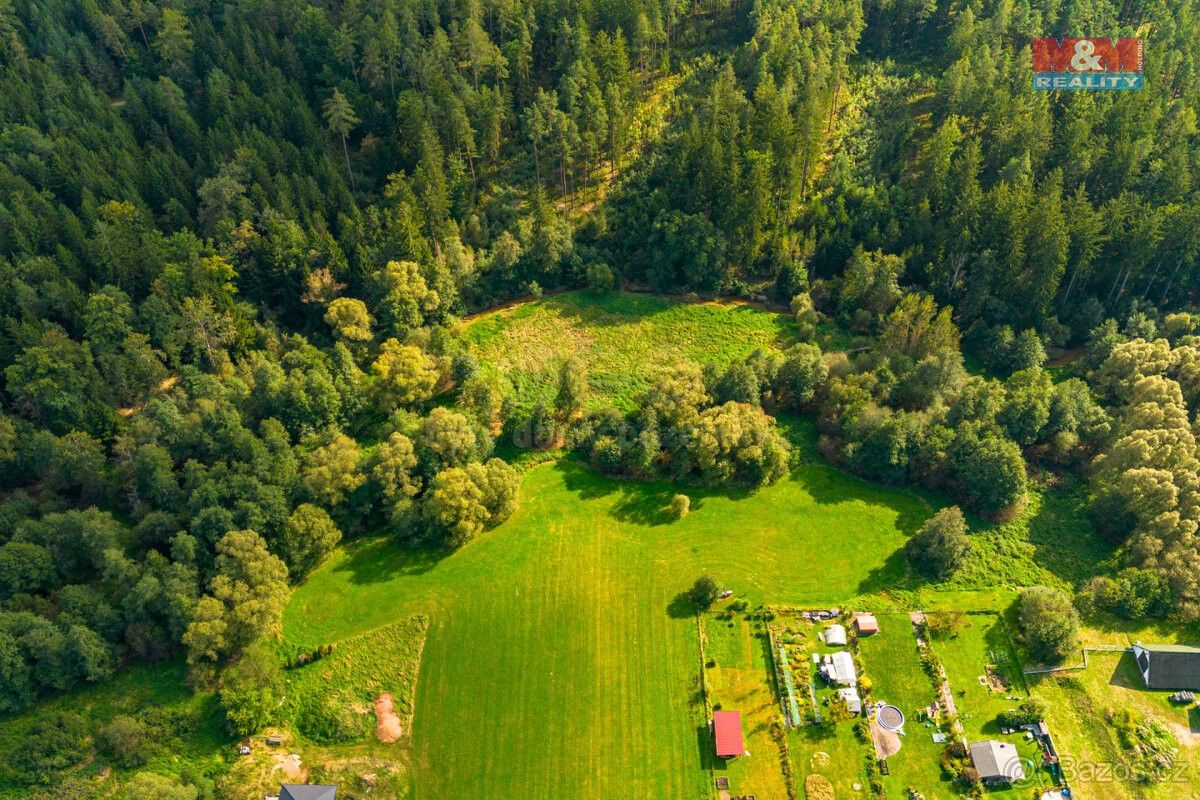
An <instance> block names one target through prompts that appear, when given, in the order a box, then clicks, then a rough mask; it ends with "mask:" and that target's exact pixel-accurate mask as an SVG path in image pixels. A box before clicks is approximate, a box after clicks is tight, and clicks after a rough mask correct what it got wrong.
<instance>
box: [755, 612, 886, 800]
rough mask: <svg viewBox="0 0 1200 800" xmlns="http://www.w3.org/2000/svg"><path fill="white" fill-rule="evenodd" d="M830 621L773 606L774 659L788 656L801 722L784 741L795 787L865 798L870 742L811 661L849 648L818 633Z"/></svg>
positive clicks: (815, 794)
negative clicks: (856, 728) (822, 637)
mask: <svg viewBox="0 0 1200 800" xmlns="http://www.w3.org/2000/svg"><path fill="white" fill-rule="evenodd" d="M830 622H832V620H827V621H820V622H816V623H814V622H813V621H811V620H808V619H805V618H804V617H803V616H801V614H800V613H797V612H793V611H790V610H777V611H776V618H775V620H774V621H773V623H772V629H773V632H774V640H775V646H776V649H777V651H781V653H782V655H780V654H778V653H777V656H778V659H779V660H778V661H777V663H778V664H779V665H780V667H781V668H782V663H783V659H785V658H786V662H787V664H788V668H789V670H790V671H791V674H792V678H793V681H794V684H795V698H796V702H797V706H798V708H799V711H800V719H801V724H800V725H799V726H798V727H794V728H791V729H789V731H788V745H789V750H790V751H791V759H792V770H793V773H794V774H795V776H796V782H797V785H798V786H800V787H802V790H803V791H804V792H805V793H806V796H810V797H822V796H829V795H828V794H825V795H822V793H821V792H822V790H823V789H824V790H825V791H826V792H828V791H832V792H833V795H832V796H835V797H855V796H866V795H865V794H863V793H864V792H865V790H866V786H867V776H866V771H865V766H866V759H867V757H868V754H869V752H870V746H869V745H868V744H867V742H866V741H865V740H864V739H863V738H861V736H860V734H859V733H856V731H855V725H854V719H855V718H854V717H853V716H852V715H851V714H850V713H849V712H848V711H846V710H845V708H844V706H843V705H842V704H841V703H840V701H839V700H838V698H837V692H836V690H835V689H834V688H833V687H831V686H829V685H828V684H827V683H826V682H825V681H824V680H823V679H821V678H820V677H819V675H818V669H819V667H818V665H817V664H815V663H814V662H813V660H812V658H813V656H814V655H816V656H817V658H818V659H820V658H823V657H824V656H825V655H826V654H829V653H833V652H836V651H839V650H846V651H848V648H846V647H841V646H829V645H826V644H825V642H823V641H822V639H821V637H820V635H819V634H820V633H821V632H822V630H823V629H824V628H825V627H827V626H828V624H829V623H830Z"/></svg>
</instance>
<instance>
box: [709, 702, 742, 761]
mask: <svg viewBox="0 0 1200 800" xmlns="http://www.w3.org/2000/svg"><path fill="white" fill-rule="evenodd" d="M713 731H714V732H715V733H716V735H717V756H719V757H720V758H731V757H733V756H740V755H741V754H742V753H743V752H745V750H746V748H745V746H744V745H743V744H742V715H741V714H740V713H739V712H737V711H714V712H713Z"/></svg>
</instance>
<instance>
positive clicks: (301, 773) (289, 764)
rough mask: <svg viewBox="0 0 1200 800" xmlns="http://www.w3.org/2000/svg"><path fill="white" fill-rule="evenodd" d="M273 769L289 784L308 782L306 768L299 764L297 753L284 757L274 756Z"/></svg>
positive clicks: (280, 754) (280, 755)
mask: <svg viewBox="0 0 1200 800" xmlns="http://www.w3.org/2000/svg"><path fill="white" fill-rule="evenodd" d="M275 768H276V769H278V770H279V771H280V772H282V773H283V777H285V778H287V780H288V782H289V783H305V782H306V781H307V780H308V768H307V767H305V766H304V765H303V764H302V763H301V762H300V755H299V754H298V753H292V754H291V755H286V756H285V755H284V754H283V753H279V754H278V755H276V756H275Z"/></svg>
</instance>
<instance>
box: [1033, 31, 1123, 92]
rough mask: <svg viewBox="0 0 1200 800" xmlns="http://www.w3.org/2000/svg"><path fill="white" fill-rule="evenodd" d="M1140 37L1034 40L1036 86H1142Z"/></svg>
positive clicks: (1091, 88)
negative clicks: (1114, 40) (1114, 39)
mask: <svg viewBox="0 0 1200 800" xmlns="http://www.w3.org/2000/svg"><path fill="white" fill-rule="evenodd" d="M1143 54H1144V50H1143V47H1142V40H1141V39H1118V40H1117V41H1116V42H1115V43H1114V42H1113V40H1112V39H1055V38H1054V37H1052V36H1050V37H1043V38H1039V39H1034V40H1033V88H1034V89H1040V90H1042V91H1046V90H1054V89H1067V90H1073V89H1090V90H1100V91H1105V90H1112V89H1141V88H1142V81H1143V78H1144V75H1143V68H1144V66H1143V57H1144V56H1143Z"/></svg>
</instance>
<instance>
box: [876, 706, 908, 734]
mask: <svg viewBox="0 0 1200 800" xmlns="http://www.w3.org/2000/svg"><path fill="white" fill-rule="evenodd" d="M875 723H876V724H877V725H879V727H881V728H883V729H884V730H885V731H891V732H892V733H898V732H899V731H900V730H901V729H903V728H904V712H903V711H901V710H900V709H898V708H896V707H895V706H886V705H885V706H880V708H879V710H878V711H877V712H875Z"/></svg>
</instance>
